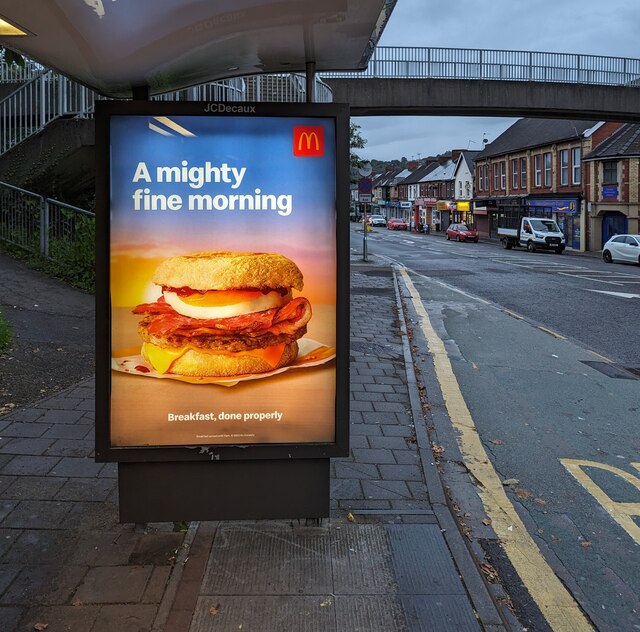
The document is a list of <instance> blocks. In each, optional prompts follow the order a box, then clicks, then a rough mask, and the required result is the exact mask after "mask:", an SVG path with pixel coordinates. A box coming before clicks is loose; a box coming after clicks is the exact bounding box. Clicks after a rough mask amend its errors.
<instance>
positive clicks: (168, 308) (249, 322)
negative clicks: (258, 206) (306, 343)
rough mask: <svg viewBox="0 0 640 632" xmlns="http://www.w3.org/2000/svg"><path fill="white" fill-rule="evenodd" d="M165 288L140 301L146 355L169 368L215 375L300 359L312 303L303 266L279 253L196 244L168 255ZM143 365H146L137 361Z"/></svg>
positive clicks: (161, 276) (160, 276)
mask: <svg viewBox="0 0 640 632" xmlns="http://www.w3.org/2000/svg"><path fill="white" fill-rule="evenodd" d="M151 280H152V281H153V283H155V284H156V285H158V286H160V288H161V289H162V296H161V297H160V298H159V299H158V300H157V301H156V302H154V303H144V304H141V305H138V306H136V307H135V308H134V309H133V313H134V314H136V315H139V316H141V317H142V319H141V320H140V322H139V324H138V334H139V335H140V337H141V339H142V349H141V355H142V358H144V360H145V361H146V362H147V363H148V364H149V365H150V366H151V367H152V368H153V370H154V371H155V372H156V373H157V374H159V375H163V376H165V375H166V376H167V377H170V376H185V377H187V378H189V377H190V378H209V377H211V378H215V377H233V376H241V375H252V374H262V373H267V372H272V371H274V370H276V369H281V368H282V367H286V366H288V365H291V364H292V363H294V362H295V361H296V359H297V357H298V351H299V347H298V342H297V341H298V340H299V339H300V338H302V337H303V336H304V335H305V333H306V332H307V323H308V322H309V320H310V319H311V316H312V310H311V305H310V303H309V301H308V300H307V299H306V298H304V297H301V296H299V297H296V298H294V297H293V291H294V290H297V291H301V290H302V289H303V276H302V272H301V271H300V269H299V268H298V266H297V265H296V264H295V263H294V262H293V261H291V260H290V259H288V258H287V257H285V256H283V255H281V254H277V253H261V252H221V251H214V252H198V253H194V254H188V255H179V256H175V257H170V258H168V259H165V260H164V261H163V262H162V263H160V265H159V266H158V267H157V269H156V270H155V272H154V274H153V276H152V279H151ZM138 368H140V367H138Z"/></svg>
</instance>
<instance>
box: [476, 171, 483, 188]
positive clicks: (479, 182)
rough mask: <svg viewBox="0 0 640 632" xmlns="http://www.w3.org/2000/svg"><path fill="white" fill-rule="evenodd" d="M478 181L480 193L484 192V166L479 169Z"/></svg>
mask: <svg viewBox="0 0 640 632" xmlns="http://www.w3.org/2000/svg"><path fill="white" fill-rule="evenodd" d="M476 180H477V182H478V191H483V190H484V189H483V187H482V184H483V182H482V166H479V167H478V175H477V176H476Z"/></svg>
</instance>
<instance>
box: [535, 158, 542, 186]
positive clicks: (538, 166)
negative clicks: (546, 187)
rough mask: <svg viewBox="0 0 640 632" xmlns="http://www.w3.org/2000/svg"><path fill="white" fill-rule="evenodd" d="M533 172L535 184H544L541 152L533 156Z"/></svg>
mask: <svg viewBox="0 0 640 632" xmlns="http://www.w3.org/2000/svg"><path fill="white" fill-rule="evenodd" d="M533 172H534V174H535V185H536V186H537V187H541V186H542V156H541V155H540V154H538V155H536V156H534V157H533Z"/></svg>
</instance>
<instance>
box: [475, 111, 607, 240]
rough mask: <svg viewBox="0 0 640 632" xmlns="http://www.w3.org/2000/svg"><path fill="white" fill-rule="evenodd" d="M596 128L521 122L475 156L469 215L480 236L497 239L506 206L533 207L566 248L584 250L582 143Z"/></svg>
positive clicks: (582, 124) (574, 123)
mask: <svg viewBox="0 0 640 632" xmlns="http://www.w3.org/2000/svg"><path fill="white" fill-rule="evenodd" d="M598 126H600V124H598V122H597V121H572V120H563V119H559V120H556V119H520V120H518V121H516V123H514V124H513V125H512V126H511V127H510V128H509V129H507V130H506V131H505V132H504V133H503V134H501V135H500V136H499V137H498V138H496V140H495V141H493V142H492V143H490V144H489V145H487V146H486V147H485V149H483V150H482V151H481V152H480V153H478V154H477V155H476V157H475V161H474V162H475V164H474V167H475V183H474V184H475V186H474V200H473V207H474V211H473V213H474V218H475V223H476V226H477V228H478V231H479V232H480V234H481V235H484V236H486V237H493V236H495V235H496V229H497V220H498V217H499V215H500V213H501V208H504V207H505V206H513V205H523V206H524V205H530V206H537V207H540V208H544V209H547V210H549V211H550V212H552V213H553V215H554V217H555V219H556V221H557V222H558V225H559V226H560V227H561V228H562V230H563V232H564V234H565V237H566V239H567V246H568V247H569V248H573V249H574V250H586V248H587V239H586V217H585V213H584V211H583V205H582V156H583V152H584V147H585V140H586V139H587V138H590V136H591V135H592V134H593V133H594V129H595V128H597V127H598ZM587 146H588V147H589V148H591V141H589V142H588V143H587Z"/></svg>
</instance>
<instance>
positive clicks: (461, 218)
mask: <svg viewBox="0 0 640 632" xmlns="http://www.w3.org/2000/svg"><path fill="white" fill-rule="evenodd" d="M451 221H452V222H454V223H456V224H467V226H471V225H473V213H471V202H469V200H459V201H457V202H455V211H453V212H452V218H451Z"/></svg>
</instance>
